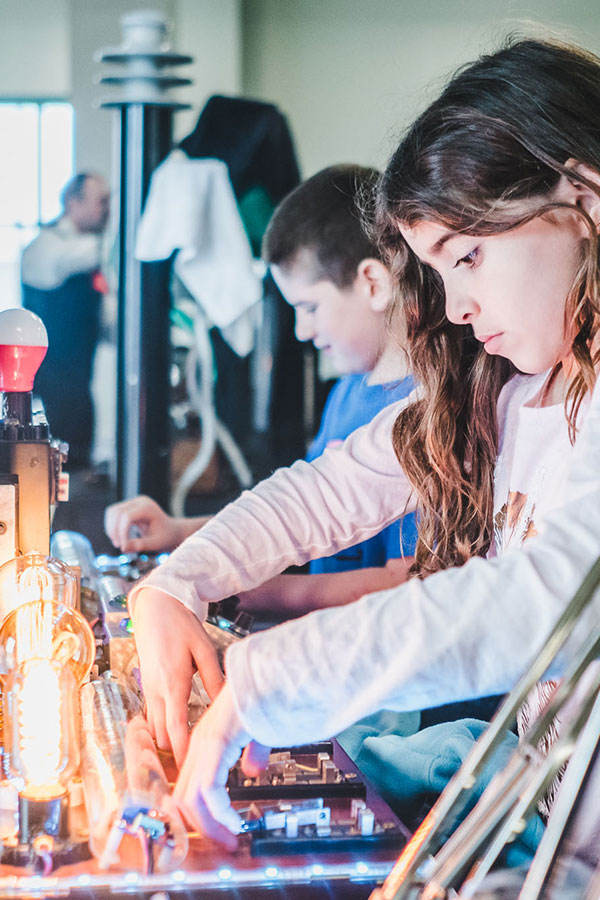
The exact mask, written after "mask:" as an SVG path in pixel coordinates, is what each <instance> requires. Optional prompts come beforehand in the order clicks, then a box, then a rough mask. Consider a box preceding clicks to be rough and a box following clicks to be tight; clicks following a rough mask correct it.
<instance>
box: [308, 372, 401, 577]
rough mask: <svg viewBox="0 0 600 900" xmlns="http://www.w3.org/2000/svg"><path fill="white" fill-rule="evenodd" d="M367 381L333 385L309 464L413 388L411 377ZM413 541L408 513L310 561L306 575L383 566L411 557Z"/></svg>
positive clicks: (355, 378)
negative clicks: (352, 543)
mask: <svg viewBox="0 0 600 900" xmlns="http://www.w3.org/2000/svg"><path fill="white" fill-rule="evenodd" d="M367 378H368V376H367V375H363V374H360V375H345V376H344V377H343V378H340V380H339V381H338V382H336V384H335V385H334V386H333V388H332V389H331V391H330V393H329V396H328V398H327V403H326V404H325V409H324V410H323V417H322V419H321V427H320V428H319V432H318V434H317V436H316V437H315V439H314V441H313V442H312V444H311V445H310V447H309V448H308V453H307V454H306V459H307V460H308V461H309V462H310V461H311V460H313V459H315V458H316V457H317V456H320V455H321V453H323V451H324V450H325V448H326V447H330V446H335V444H339V443H342V441H344V440H345V439H346V438H347V437H348V435H350V434H352V432H353V431H355V430H356V429H357V428H360V426H361V425H366V424H367V423H368V422H370V421H371V420H372V419H374V418H375V416H376V415H377V413H379V412H381V410H382V409H384V407H386V406H389V404H390V403H396V402H397V401H398V400H403V399H404V398H405V397H407V396H408V395H409V394H410V392H411V391H412V389H413V387H414V382H413V379H412V377H411V376H408V377H406V378H403V379H402V380H401V381H394V382H390V383H387V384H368V383H367ZM400 513H401V510H400ZM416 542H417V529H416V523H415V515H414V513H410V514H409V515H407V516H404V517H402V518H401V519H399V520H398V521H397V522H393V523H392V524H391V525H388V526H387V528H384V529H383V531H380V532H379V534H376V535H374V536H373V537H372V538H369V540H367V541H363V542H362V543H361V544H356V545H355V546H354V547H347V548H346V549H345V550H340V552H339V553H336V554H334V555H333V556H327V557H323V559H314V560H313V561H312V562H311V564H310V572H311V573H317V572H346V571H348V570H351V569H366V568H369V567H370V566H384V565H385V564H386V562H387V561H388V559H398V557H400V556H403V555H404V556H412V555H413V553H414V549H415V545H416Z"/></svg>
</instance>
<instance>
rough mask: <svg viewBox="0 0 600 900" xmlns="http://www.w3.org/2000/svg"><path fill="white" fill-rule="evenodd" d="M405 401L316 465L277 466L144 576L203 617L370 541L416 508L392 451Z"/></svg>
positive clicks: (387, 409) (150, 583)
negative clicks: (290, 570)
mask: <svg viewBox="0 0 600 900" xmlns="http://www.w3.org/2000/svg"><path fill="white" fill-rule="evenodd" d="M407 402H408V398H407V399H406V400H402V401H399V402H398V403H397V404H392V405H391V406H388V407H386V408H385V409H384V410H382V412H381V413H380V414H379V415H378V416H376V418H375V419H374V420H373V421H372V422H371V423H370V424H369V425H366V426H364V427H363V428H359V429H358V430H357V431H355V432H354V433H353V434H352V435H350V437H349V438H348V439H347V440H346V441H345V442H344V444H343V445H341V446H340V447H336V448H333V449H331V450H326V451H325V453H323V454H322V456H320V457H319V458H318V459H316V460H314V461H313V462H312V463H307V462H304V461H299V462H296V463H294V465H293V466H291V467H290V468H284V469H279V470H278V471H277V472H275V474H274V475H272V476H271V477H270V478H268V479H266V480H265V481H263V482H261V483H260V484H259V485H257V486H256V487H255V488H254V489H253V490H251V491H245V492H244V493H243V494H242V495H241V496H240V497H239V499H238V500H236V501H235V502H233V503H230V504H229V506H227V507H225V509H224V510H222V511H221V512H220V513H219V515H218V516H216V517H215V518H214V519H213V520H212V521H211V522H210V523H209V524H208V525H205V526H204V528H202V529H201V530H200V531H197V532H196V533H195V534H193V535H192V536H191V537H189V538H188V539H187V540H186V541H184V542H183V544H181V546H180V547H179V548H178V549H177V550H175V552H174V553H172V554H171V556H170V558H169V559H168V560H167V562H166V563H164V564H163V565H162V566H160V567H159V568H158V569H156V570H155V571H154V572H152V573H151V574H150V575H149V576H148V578H146V579H145V580H144V581H143V582H140V583H139V584H138V585H137V586H136V588H135V590H134V591H133V592H132V594H131V596H130V603H132V602H135V600H136V598H137V594H138V591H139V589H140V587H142V586H149V587H154V588H157V589H160V590H163V591H165V592H166V593H168V594H171V595H172V596H174V597H176V598H177V599H178V600H181V602H182V603H184V604H185V605H186V606H187V607H188V608H189V609H191V610H192V611H193V612H195V613H196V615H198V616H199V617H200V618H203V617H204V613H205V606H206V603H207V602H212V601H215V600H221V599H223V597H228V596H230V595H231V594H235V593H237V592H238V591H241V590H247V589H248V588H251V587H255V586H256V585H259V584H262V583H263V582H264V581H266V579H268V578H270V577H271V576H273V575H276V574H278V573H280V572H282V571H283V570H284V569H286V568H287V567H288V566H290V565H301V564H302V563H305V562H306V561H307V560H310V559H314V558H318V557H321V556H328V555H331V554H332V553H336V552H337V551H338V550H341V549H342V548H344V547H351V546H353V545H354V544H357V543H359V542H360V541H364V540H366V539H367V538H369V537H371V536H372V535H373V534H377V532H379V531H381V529H382V528H385V527H386V526H387V525H389V524H390V523H391V522H393V521H395V520H396V519H397V518H399V516H401V515H403V514H404V512H408V511H411V510H412V509H413V508H414V501H412V498H411V490H410V486H409V484H408V481H407V479H406V478H405V477H404V475H403V472H402V469H401V467H400V464H399V463H398V460H397V458H396V455H395V453H394V450H393V447H392V427H393V424H394V421H395V419H396V416H397V415H398V412H399V411H400V409H401V408H403V407H404V406H405V405H406V404H407Z"/></svg>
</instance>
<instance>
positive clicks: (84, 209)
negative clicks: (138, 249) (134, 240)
mask: <svg viewBox="0 0 600 900" xmlns="http://www.w3.org/2000/svg"><path fill="white" fill-rule="evenodd" d="M61 201H62V207H63V212H62V214H61V215H60V216H59V218H58V219H56V220H55V221H54V222H51V223H50V224H49V225H44V226H42V228H41V229H40V233H39V234H38V236H37V237H36V238H34V240H33V241H32V242H31V243H30V244H29V245H28V246H27V247H26V248H25V250H24V251H23V256H22V260H21V283H22V291H23V306H24V307H25V308H26V309H30V310H32V312H35V313H36V314H37V315H38V316H40V318H41V319H42V320H43V322H44V324H45V326H46V329H47V331H48V353H47V355H46V358H45V359H44V362H43V363H42V365H41V367H40V371H39V373H38V375H37V378H36V382H35V391H36V394H39V395H40V397H41V398H42V400H43V403H44V407H45V410H46V415H47V417H48V421H49V423H50V428H51V432H52V434H53V436H54V437H57V438H60V439H61V440H64V441H67V442H68V444H69V463H70V465H71V466H72V467H86V466H88V465H89V462H90V460H89V456H90V447H91V443H92V436H93V428H94V411H93V404H92V397H91V392H90V382H91V377H92V365H93V359H94V351H95V349H96V343H97V341H98V335H99V331H100V320H101V309H102V296H103V294H104V293H106V290H107V288H106V282H105V280H104V277H103V276H102V273H101V271H100V261H101V252H102V235H103V233H104V230H105V228H106V225H107V222H108V216H109V210H110V206H109V203H110V192H109V188H108V185H107V183H106V181H105V180H104V178H102V176H101V175H98V174H96V173H93V172H80V173H79V174H77V175H75V176H74V177H73V178H72V179H71V180H70V181H69V182H68V183H67V185H66V186H65V188H64V190H63V193H62V196H61Z"/></svg>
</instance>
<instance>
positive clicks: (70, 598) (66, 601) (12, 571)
mask: <svg viewBox="0 0 600 900" xmlns="http://www.w3.org/2000/svg"><path fill="white" fill-rule="evenodd" d="M35 600H44V601H48V600H50V601H52V602H53V603H57V604H61V605H62V606H65V607H70V608H73V609H74V608H75V607H76V606H77V576H76V574H75V572H74V570H73V569H72V568H71V567H70V566H68V565H67V564H66V563H64V562H63V561H62V560H60V559H56V557H54V556H44V555H43V554H41V553H26V554H25V555H23V556H15V557H14V558H13V559H9V560H8V562H5V563H4V565H2V566H0V622H2V621H3V620H4V618H5V617H6V616H7V615H8V614H9V613H11V612H12V611H13V610H15V609H16V608H17V607H19V606H22V605H23V604H26V603H31V602H33V601H35Z"/></svg>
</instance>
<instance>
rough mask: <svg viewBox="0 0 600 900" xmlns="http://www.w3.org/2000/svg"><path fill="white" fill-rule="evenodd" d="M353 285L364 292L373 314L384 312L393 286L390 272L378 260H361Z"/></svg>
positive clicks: (391, 294) (368, 258)
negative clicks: (358, 286)
mask: <svg viewBox="0 0 600 900" xmlns="http://www.w3.org/2000/svg"><path fill="white" fill-rule="evenodd" d="M355 284H356V285H360V287H361V288H362V289H363V290H364V291H365V292H366V294H367V297H368V301H369V305H370V307H371V309H372V310H373V311H374V312H385V310H386V309H387V307H388V305H389V303H390V301H391V299H392V296H393V285H392V276H391V273H390V270H389V269H388V267H387V266H386V265H384V264H383V263H382V262H381V260H380V259H374V258H371V257H367V258H366V259H361V261H360V262H359V264H358V268H357V270H356V281H355Z"/></svg>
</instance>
